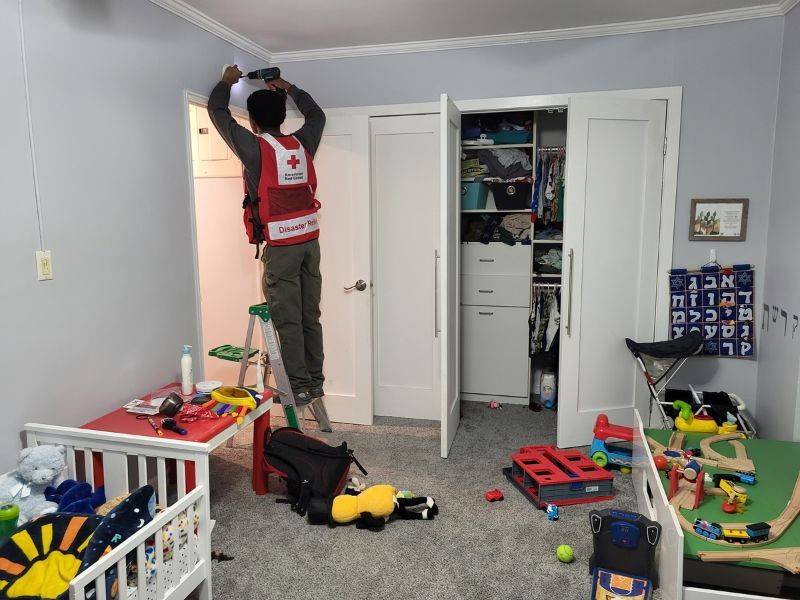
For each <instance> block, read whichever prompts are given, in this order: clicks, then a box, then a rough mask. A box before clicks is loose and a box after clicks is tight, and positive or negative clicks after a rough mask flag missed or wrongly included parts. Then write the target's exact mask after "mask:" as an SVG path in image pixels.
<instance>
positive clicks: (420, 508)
mask: <svg viewBox="0 0 800 600" xmlns="http://www.w3.org/2000/svg"><path fill="white" fill-rule="evenodd" d="M398 493H399V492H398V490H397V489H395V488H394V487H392V486H391V485H387V484H379V485H373V486H370V487H368V488H367V489H366V490H364V491H363V492H361V493H360V494H358V495H352V494H341V495H339V496H336V497H335V498H334V499H333V505H332V506H331V524H332V525H335V524H338V525H346V524H348V523H352V522H354V521H355V522H356V527H357V528H358V529H369V530H371V531H380V530H382V529H383V528H384V525H385V524H386V522H387V521H389V520H390V519H402V520H408V519H419V520H432V519H433V518H434V517H435V516H436V515H437V514H438V513H439V507H438V506H437V505H436V501H435V500H434V499H433V498H431V497H430V496H420V497H413V498H405V497H402V496H400V497H398Z"/></svg>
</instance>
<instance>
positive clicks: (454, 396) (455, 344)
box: [435, 94, 461, 458]
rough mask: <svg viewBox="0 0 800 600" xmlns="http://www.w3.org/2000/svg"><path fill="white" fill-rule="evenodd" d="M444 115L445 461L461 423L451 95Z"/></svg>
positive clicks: (440, 327)
mask: <svg viewBox="0 0 800 600" xmlns="http://www.w3.org/2000/svg"><path fill="white" fill-rule="evenodd" d="M440 111H441V112H440V115H439V118H440V120H441V126H440V135H441V144H440V149H439V150H440V153H441V157H442V158H441V163H440V168H441V177H440V180H441V181H440V184H441V196H440V197H441V208H440V210H441V218H440V220H439V221H440V223H441V231H440V234H439V253H438V255H437V259H438V262H437V269H436V284H437V285H436V288H437V294H436V299H437V306H436V309H437V310H436V313H437V319H436V325H435V326H436V330H437V333H438V335H439V341H440V348H441V350H440V352H441V372H442V376H441V407H442V422H441V436H442V458H447V456H448V454H450V447H451V446H452V444H453V439H454V438H455V437H456V432H457V431H458V425H459V421H460V420H461V398H460V389H459V382H460V374H459V331H458V329H459V318H458V317H459V314H458V306H459V304H460V297H459V296H460V290H459V287H460V286H459V285H458V261H459V256H460V252H459V218H460V216H461V213H460V211H459V207H460V202H461V198H460V191H459V190H460V186H459V179H460V174H461V148H460V146H461V112H460V111H459V110H458V108H457V107H456V105H455V104H453V101H452V100H450V98H448V97H447V94H442V97H441V109H440Z"/></svg>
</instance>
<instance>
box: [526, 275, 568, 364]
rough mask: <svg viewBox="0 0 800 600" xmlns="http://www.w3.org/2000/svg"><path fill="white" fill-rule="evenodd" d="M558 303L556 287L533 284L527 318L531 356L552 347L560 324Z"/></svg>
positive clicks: (558, 297) (559, 299) (558, 293)
mask: <svg viewBox="0 0 800 600" xmlns="http://www.w3.org/2000/svg"><path fill="white" fill-rule="evenodd" d="M560 304H561V298H560V292H559V291H558V290H557V288H556V289H553V288H552V287H550V288H544V287H539V286H534V288H533V304H532V306H531V314H530V319H529V330H530V348H529V354H530V356H531V357H533V356H535V355H537V354H540V353H542V352H548V351H550V350H552V349H553V344H554V343H555V341H556V339H557V338H558V331H559V328H560V325H561V313H560V310H559V306H560Z"/></svg>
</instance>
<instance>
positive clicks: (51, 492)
mask: <svg viewBox="0 0 800 600" xmlns="http://www.w3.org/2000/svg"><path fill="white" fill-rule="evenodd" d="M44 497H45V498H47V499H48V500H49V501H50V502H56V503H57V504H58V512H63V513H75V514H84V515H85V514H92V513H94V510H95V509H96V508H97V507H98V506H100V505H102V504H103V503H105V501H106V494H105V490H104V488H103V486H100V487H99V488H97V490H96V491H94V492H93V491H92V486H91V484H89V483H82V482H78V481H75V480H74V479H65V480H64V481H62V482H61V483H60V484H59V485H58V487H53V486H47V487H46V488H45V490H44Z"/></svg>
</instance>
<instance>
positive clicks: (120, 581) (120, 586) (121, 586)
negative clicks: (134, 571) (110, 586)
mask: <svg viewBox="0 0 800 600" xmlns="http://www.w3.org/2000/svg"><path fill="white" fill-rule="evenodd" d="M117 600H128V568H127V566H126V565H125V559H124V558H121V559H120V560H118V561H117Z"/></svg>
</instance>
